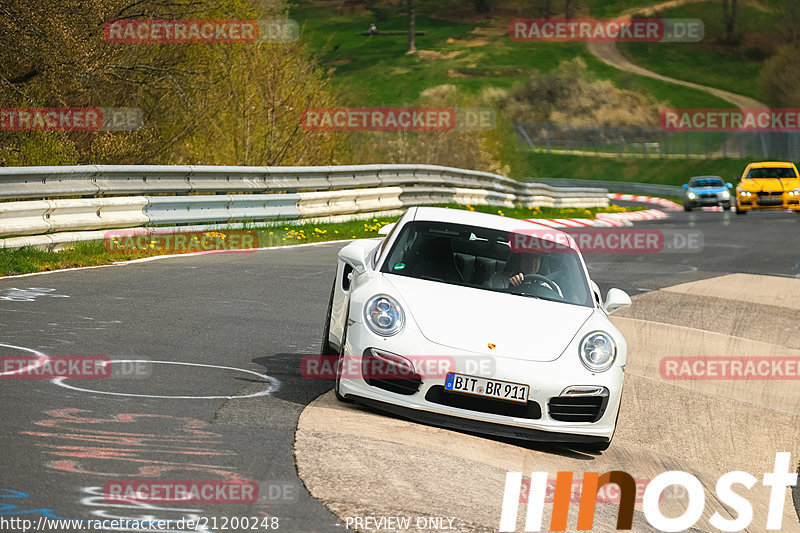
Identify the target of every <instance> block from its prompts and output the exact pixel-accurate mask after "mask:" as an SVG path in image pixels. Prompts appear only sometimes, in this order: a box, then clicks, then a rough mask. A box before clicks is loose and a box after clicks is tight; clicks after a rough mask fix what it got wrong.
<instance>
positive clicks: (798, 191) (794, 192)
mask: <svg viewBox="0 0 800 533" xmlns="http://www.w3.org/2000/svg"><path fill="white" fill-rule="evenodd" d="M798 195H800V189H795V190H793V191H789V196H798Z"/></svg>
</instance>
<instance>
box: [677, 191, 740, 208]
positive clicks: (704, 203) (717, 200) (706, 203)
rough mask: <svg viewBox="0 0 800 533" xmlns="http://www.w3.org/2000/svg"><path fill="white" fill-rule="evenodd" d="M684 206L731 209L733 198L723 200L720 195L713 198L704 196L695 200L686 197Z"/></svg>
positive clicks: (698, 196) (699, 196)
mask: <svg viewBox="0 0 800 533" xmlns="http://www.w3.org/2000/svg"><path fill="white" fill-rule="evenodd" d="M683 202H684V204H686V205H688V206H690V207H717V206H719V207H730V206H731V198H730V197H728V198H723V197H721V196H718V195H716V194H715V195H713V196H702V195H697V196H696V197H695V198H693V199H690V198H689V197H684V199H683Z"/></svg>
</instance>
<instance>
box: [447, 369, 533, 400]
mask: <svg viewBox="0 0 800 533" xmlns="http://www.w3.org/2000/svg"><path fill="white" fill-rule="evenodd" d="M444 388H445V389H446V390H449V391H452V392H460V393H463V394H472V395H474V396H483V397H484V398H495V399H498V400H508V401H510V402H519V403H527V402H528V391H529V389H530V387H528V385H524V384H522V383H512V382H510V381H500V380H498V379H486V378H479V377H476V376H465V375H464V374H456V373H454V372H448V373H447V378H446V379H445V381H444Z"/></svg>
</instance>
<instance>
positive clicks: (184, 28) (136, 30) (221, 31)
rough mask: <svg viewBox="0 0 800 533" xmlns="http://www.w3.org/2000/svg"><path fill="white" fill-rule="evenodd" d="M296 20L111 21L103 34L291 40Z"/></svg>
mask: <svg viewBox="0 0 800 533" xmlns="http://www.w3.org/2000/svg"><path fill="white" fill-rule="evenodd" d="M299 33H300V30H299V26H298V24H297V22H296V21H294V20H291V19H276V20H149V19H148V20H130V19H128V20H109V21H107V22H106V23H105V24H104V25H103V36H104V37H105V40H106V41H107V42H110V43H128V44H130V43H255V42H291V41H294V40H296V39H297V37H298V35H299Z"/></svg>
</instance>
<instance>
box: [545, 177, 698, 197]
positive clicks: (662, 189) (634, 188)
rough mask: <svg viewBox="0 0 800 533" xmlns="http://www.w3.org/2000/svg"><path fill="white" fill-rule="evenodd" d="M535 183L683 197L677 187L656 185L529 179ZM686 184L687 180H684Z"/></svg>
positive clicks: (679, 188) (644, 194)
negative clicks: (594, 186)
mask: <svg viewBox="0 0 800 533" xmlns="http://www.w3.org/2000/svg"><path fill="white" fill-rule="evenodd" d="M531 179H533V180H536V181H537V182H542V183H546V184H547V185H552V186H553V187H586V186H589V185H596V186H597V187H603V188H604V189H608V190H609V192H618V193H622V194H638V195H642V196H683V188H681V187H679V186H677V185H661V184H658V183H635V182H630V181H595V180H573V179H566V178H531ZM686 180H687V182H688V180H689V178H688V177H687V178H686Z"/></svg>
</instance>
